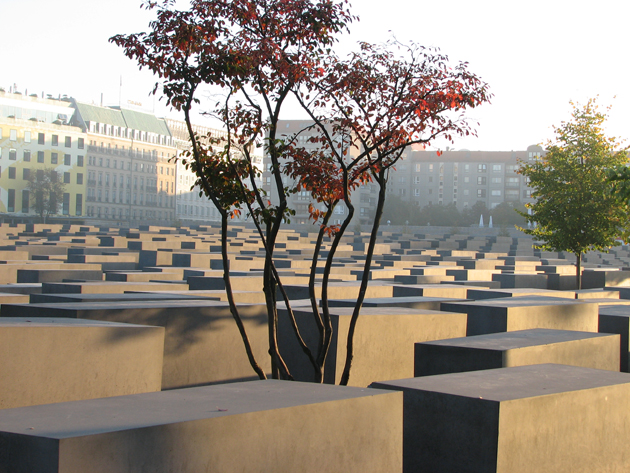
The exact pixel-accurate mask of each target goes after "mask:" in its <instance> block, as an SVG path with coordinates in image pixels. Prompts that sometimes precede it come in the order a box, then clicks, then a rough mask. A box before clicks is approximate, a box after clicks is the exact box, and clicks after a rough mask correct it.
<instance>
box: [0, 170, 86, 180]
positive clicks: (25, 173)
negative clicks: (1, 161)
mask: <svg viewBox="0 0 630 473" xmlns="http://www.w3.org/2000/svg"><path fill="white" fill-rule="evenodd" d="M0 170H1V168H0ZM16 174H17V170H16V168H14V167H10V168H9V179H16ZM58 176H59V173H53V174H51V177H52V179H53V180H57V179H59V177H58ZM30 177H31V169H30V168H23V169H22V180H24V181H28V180H29V179H30ZM43 177H44V170H43V169H38V170H37V178H38V179H42V178H43ZM70 179H71V175H70V173H69V172H64V173H63V182H64V184H70V183H71V182H70ZM76 183H77V184H83V174H82V173H77V175H76Z"/></svg>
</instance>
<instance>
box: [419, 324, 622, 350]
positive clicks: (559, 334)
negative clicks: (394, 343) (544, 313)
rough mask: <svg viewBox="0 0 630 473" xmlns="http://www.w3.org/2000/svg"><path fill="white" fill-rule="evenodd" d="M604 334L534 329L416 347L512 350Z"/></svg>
mask: <svg viewBox="0 0 630 473" xmlns="http://www.w3.org/2000/svg"><path fill="white" fill-rule="evenodd" d="M610 336H612V335H609V334H606V333H593V332H578V331H574V330H553V329H546V328H535V329H529V330H516V331H514V332H500V333H490V334H487V335H474V336H470V337H461V338H450V339H446V340H435V341H430V342H422V343H418V345H438V346H446V347H465V348H477V349H483V350H498V351H503V350H513V349H517V348H524V347H533V346H538V345H548V344H551V343H562V342H571V341H574V340H584V339H586V338H600V337H610Z"/></svg>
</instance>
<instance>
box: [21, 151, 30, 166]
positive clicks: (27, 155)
mask: <svg viewBox="0 0 630 473" xmlns="http://www.w3.org/2000/svg"><path fill="white" fill-rule="evenodd" d="M22 159H23V160H24V161H26V162H27V163H28V162H30V161H31V150H30V149H25V150H24V153H23V155H22Z"/></svg>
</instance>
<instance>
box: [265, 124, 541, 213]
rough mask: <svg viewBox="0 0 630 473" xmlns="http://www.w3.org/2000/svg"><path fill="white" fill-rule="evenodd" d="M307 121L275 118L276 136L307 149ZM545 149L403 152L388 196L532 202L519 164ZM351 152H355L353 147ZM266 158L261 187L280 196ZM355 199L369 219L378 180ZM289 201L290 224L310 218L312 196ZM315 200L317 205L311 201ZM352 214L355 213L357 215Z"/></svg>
mask: <svg viewBox="0 0 630 473" xmlns="http://www.w3.org/2000/svg"><path fill="white" fill-rule="evenodd" d="M311 125H312V122H310V121H304V120H283V121H281V122H280V123H279V125H278V129H279V135H280V137H285V138H289V137H294V136H297V141H298V143H300V144H301V145H302V146H304V148H306V149H316V147H317V146H318V145H317V144H316V143H310V142H309V138H310V136H311V135H313V134H314V133H316V132H315V131H311V130H310V129H309V127H310V126H311ZM543 154H544V150H543V149H542V147H540V146H538V145H532V146H529V147H528V148H527V149H526V150H523V151H469V150H459V151H455V150H450V149H447V150H446V151H443V152H441V153H438V152H437V151H425V150H413V149H411V148H410V149H408V150H407V151H405V153H404V155H403V157H402V159H401V160H400V161H399V162H398V163H397V164H396V165H395V168H393V169H392V170H391V172H390V175H389V180H388V184H387V193H388V195H398V196H399V197H400V198H401V199H403V200H405V201H409V202H415V203H416V204H417V205H418V206H419V207H424V206H426V205H447V204H451V203H452V204H455V205H456V206H457V208H458V209H459V210H460V211H461V210H463V209H464V208H466V207H472V206H473V205H475V203H477V202H478V201H481V202H483V203H484V204H485V205H486V206H487V207H488V208H490V209H492V208H494V207H496V206H497V205H499V204H501V203H502V202H509V203H511V204H513V205H515V206H517V205H519V204H526V203H529V202H533V199H532V189H531V188H530V187H529V186H528V182H527V180H526V178H525V177H524V176H522V175H520V174H519V173H518V170H519V168H520V167H521V164H522V163H527V162H531V161H533V160H535V159H537V158H540V157H541V156H542V155H543ZM350 155H355V156H356V150H355V151H354V152H353V153H350ZM269 166H270V160H269V158H268V157H266V158H265V173H264V175H263V180H264V187H265V189H266V190H267V191H268V193H269V194H270V195H271V196H272V201H274V202H277V201H278V195H277V191H276V189H275V185H273V178H272V175H271V172H270V168H269ZM283 184H284V185H285V186H291V185H293V184H294V183H293V181H292V180H291V178H289V177H288V176H284V177H283ZM352 199H353V204H354V206H355V212H357V214H358V216H359V219H360V222H361V224H366V223H370V222H371V219H372V218H373V215H374V211H375V207H376V203H377V199H378V185H376V184H368V185H365V186H362V187H361V188H359V189H357V190H356V191H355V192H354V193H353V197H352ZM287 201H288V205H289V207H290V208H292V209H294V210H295V212H296V215H295V216H294V217H293V218H292V219H291V220H292V222H294V223H301V224H305V223H308V207H309V204H311V203H313V204H315V203H314V202H313V199H312V197H311V195H310V192H308V191H301V192H298V193H297V194H293V195H290V196H288V199H287ZM315 205H316V204H315ZM346 212H347V209H346V208H345V206H344V204H343V203H340V204H339V205H338V206H337V208H336V209H335V214H334V216H333V221H332V223H341V221H342V220H343V218H344V217H345V215H346ZM357 214H355V215H357Z"/></svg>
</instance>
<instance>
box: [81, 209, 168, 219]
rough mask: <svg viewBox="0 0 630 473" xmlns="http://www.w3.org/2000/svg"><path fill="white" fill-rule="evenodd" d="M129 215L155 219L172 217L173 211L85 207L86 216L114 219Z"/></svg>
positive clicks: (126, 217)
mask: <svg viewBox="0 0 630 473" xmlns="http://www.w3.org/2000/svg"><path fill="white" fill-rule="evenodd" d="M130 215H131V218H133V219H136V218H139V219H147V218H155V219H160V220H161V219H170V220H172V219H173V212H169V211H162V210H148V209H147V210H138V209H133V210H132V211H131V212H130V211H129V209H122V208H119V209H110V208H109V207H93V206H88V207H87V216H88V217H97V218H114V219H116V218H117V219H120V220H123V218H124V219H128V218H129V216H130Z"/></svg>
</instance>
